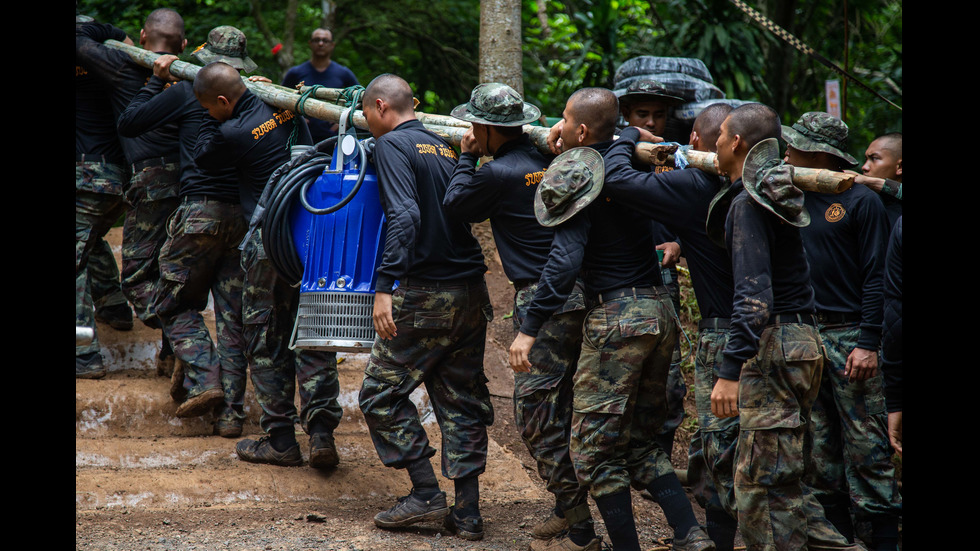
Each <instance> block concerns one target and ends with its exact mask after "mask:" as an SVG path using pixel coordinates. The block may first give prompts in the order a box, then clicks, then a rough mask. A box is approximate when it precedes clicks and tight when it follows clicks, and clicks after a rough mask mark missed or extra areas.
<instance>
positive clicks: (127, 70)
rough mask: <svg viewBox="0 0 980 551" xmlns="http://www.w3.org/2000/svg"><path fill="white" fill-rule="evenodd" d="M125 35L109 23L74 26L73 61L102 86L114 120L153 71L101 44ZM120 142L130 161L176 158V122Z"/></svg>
mask: <svg viewBox="0 0 980 551" xmlns="http://www.w3.org/2000/svg"><path fill="white" fill-rule="evenodd" d="M125 38H126V33H125V32H123V31H122V30H120V29H117V28H116V27H113V26H112V25H110V24H108V23H86V24H84V25H79V26H76V28H75V63H76V64H77V65H82V66H84V67H85V68H86V70H87V71H88V72H89V73H91V74H92V75H94V76H95V77H96V78H98V79H99V80H100V81H101V82H102V83H103V85H104V86H105V89H106V91H107V92H108V98H109V102H110V104H111V105H112V111H113V121H116V120H118V118H119V116H120V115H121V114H122V113H123V111H125V110H126V107H128V106H129V102H130V101H131V100H132V99H133V96H135V95H136V93H137V92H139V90H140V88H142V87H143V86H144V85H145V84H146V83H147V82H149V80H150V77H151V76H152V75H153V71H152V70H151V69H148V68H146V67H143V66H141V65H139V64H137V63H136V62H135V61H133V60H132V58H130V57H129V55H128V54H126V53H124V52H123V51H122V50H117V49H115V48H110V47H108V46H105V45H104V44H102V42H104V41H106V40H108V39H113V40H118V41H122V40H125ZM157 53H169V52H157ZM120 143H121V144H122V148H123V153H124V154H125V155H126V162H127V163H130V164H132V163H135V162H137V161H142V160H144V159H149V158H152V157H173V158H176V157H177V156H178V155H179V153H180V151H179V145H178V137H177V125H176V124H167V125H163V126H160V127H159V128H156V129H155V130H153V131H150V132H146V133H144V134H141V135H140V136H139V137H138V138H126V137H120Z"/></svg>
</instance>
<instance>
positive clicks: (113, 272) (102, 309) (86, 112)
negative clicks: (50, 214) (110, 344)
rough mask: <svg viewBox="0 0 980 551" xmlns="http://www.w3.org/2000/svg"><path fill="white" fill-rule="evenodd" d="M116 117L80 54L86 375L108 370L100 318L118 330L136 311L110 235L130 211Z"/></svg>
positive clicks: (80, 321)
mask: <svg viewBox="0 0 980 551" xmlns="http://www.w3.org/2000/svg"><path fill="white" fill-rule="evenodd" d="M91 22H92V19H91V18H90V17H86V16H76V17H75V27H76V28H78V27H79V26H81V25H84V24H87V23H91ZM123 35H124V33H123ZM119 38H122V39H124V40H129V39H128V38H126V37H125V36H119ZM129 43H130V44H132V41H131V40H129ZM114 120H115V116H113V112H112V105H111V104H110V103H109V93H108V89H107V88H106V85H105V84H104V83H103V82H101V81H100V80H99V79H98V78H96V76H95V75H93V74H92V73H91V72H89V70H88V68H87V67H86V66H85V65H84V64H83V63H82V62H81V61H80V60H77V59H76V66H75V325H76V326H79V327H88V328H90V329H92V331H93V339H92V342H90V343H89V344H87V345H79V346H76V347H75V377H76V378H82V379H98V378H102V377H105V375H106V370H105V366H104V365H103V363H102V355H101V352H100V347H99V337H98V332H97V327H96V323H95V321H96V319H99V320H100V321H106V322H108V323H111V324H112V326H113V327H115V328H116V329H123V330H125V329H132V327H133V312H132V310H131V309H130V308H129V303H128V302H127V301H126V298H125V297H124V296H123V294H122V290H121V288H120V284H119V267H118V266H117V265H116V259H115V257H114V256H113V254H112V249H111V248H110V247H109V245H108V243H106V242H105V239H104V237H105V234H106V233H107V232H108V231H109V229H110V228H111V227H112V225H113V224H114V223H115V221H116V220H118V219H119V217H120V216H122V214H123V212H124V211H125V208H126V205H125V202H124V200H123V188H124V187H125V185H126V183H127V182H128V181H129V170H128V169H127V168H126V158H125V156H124V155H123V151H122V147H121V145H120V143H119V136H118V134H117V133H116V126H115V124H114V123H113V121H114ZM127 322H128V323H127Z"/></svg>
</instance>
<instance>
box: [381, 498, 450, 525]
mask: <svg viewBox="0 0 980 551" xmlns="http://www.w3.org/2000/svg"><path fill="white" fill-rule="evenodd" d="M448 513H449V507H448V506H447V505H446V492H439V493H437V494H436V495H435V496H433V497H432V498H430V499H422V498H420V497H418V496H417V495H416V494H415V490H414V489H413V490H412V493H410V494H408V495H407V496H405V497H402V498H399V499H398V503H396V504H395V506H394V507H392V508H391V509H388V510H387V511H382V512H380V513H378V514H377V515H375V516H374V524H375V525H377V526H378V528H401V527H403V526H410V525H412V524H415V523H418V522H424V521H427V520H442V519H443V518H444V517H445V516H446V515H447V514H448Z"/></svg>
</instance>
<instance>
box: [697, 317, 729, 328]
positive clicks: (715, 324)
mask: <svg viewBox="0 0 980 551" xmlns="http://www.w3.org/2000/svg"><path fill="white" fill-rule="evenodd" d="M729 327H731V320H730V319H729V318H705V319H702V320H701V321H699V322H698V331H704V330H705V329H728V328H729Z"/></svg>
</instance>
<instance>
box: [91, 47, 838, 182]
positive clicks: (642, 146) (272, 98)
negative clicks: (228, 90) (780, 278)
mask: <svg viewBox="0 0 980 551" xmlns="http://www.w3.org/2000/svg"><path fill="white" fill-rule="evenodd" d="M105 44H106V45H107V46H110V47H113V48H118V49H120V50H122V51H123V52H125V53H126V54H128V55H129V57H130V58H131V59H132V60H133V61H135V62H136V63H138V64H140V65H142V66H144V67H147V68H152V67H153V62H154V61H155V60H156V59H157V58H158V57H160V54H157V53H154V52H150V51H148V50H144V49H142V48H138V47H136V46H130V45H128V44H124V43H122V42H119V41H117V40H107V41H106V42H105ZM200 70H201V67H200V66H199V65H195V64H193V63H187V62H185V61H174V62H173V63H172V64H171V65H170V74H172V75H174V76H175V77H177V78H180V79H183V80H194V78H196V77H197V72H198V71H200ZM242 81H243V82H244V83H245V86H246V87H248V89H249V90H251V91H252V93H253V94H255V95H257V96H258V97H259V98H261V99H262V100H263V101H265V102H266V103H269V104H271V105H274V106H276V107H279V108H280V109H289V110H290V111H295V112H297V113H298V112H299V100H300V91H299V90H294V89H291V88H285V87H283V86H279V85H277V84H272V83H270V82H252V81H250V80H248V77H242ZM341 92H342V90H339V89H336V88H320V89H317V90H315V91H314V92H313V94H312V95H311V97H309V98H308V99H307V100H306V102H305V103H304V104H303V111H304V113H305V114H306V116H308V117H313V118H315V119H320V120H325V121H330V122H340V119H341V117H342V116H343V113H344V111H345V110H346V109H347V107H345V106H341V105H336V104H334V103H329V102H327V101H323V100H322V99H317V98H321V97H322V98H323V99H330V100H331V101H337V100H338V99H339V98H340V97H341V95H340V94H341ZM415 115H416V117H418V119H419V121H420V122H422V124H424V125H425V127H426V128H427V129H429V130H431V131H432V132H435V133H436V134H438V135H439V136H441V137H443V138H444V139H445V140H446V141H448V142H449V143H450V144H452V145H454V146H456V147H459V144H460V143H461V142H462V139H463V134H465V133H466V130H467V129H469V128H470V127H471V126H472V125H471V124H470V123H468V122H466V121H461V120H459V119H457V118H455V117H450V116H447V115H435V114H432V113H423V112H418V111H417V112H416V113H415ZM352 119H353V124H354V126H355V127H357V128H360V129H362V130H368V125H367V120H366V119H365V118H364V114H363V113H362V112H361V111H360V110H355V111H354V112H353V115H352ZM524 131H525V132H527V134H528V135H529V136H530V138H531V142H532V143H534V145H535V146H536V147H537V148H538V149H540V150H541V151H543V152H545V153H548V152H550V149H549V148H548V134H549V132H550V131H551V129H550V128H547V127H544V126H532V125H529V124H526V125H524ZM677 149H678V148H677V146H676V145H666V144H654V143H648V142H641V143H639V144H637V146H636V153H635V155H634V158H635V159H637V160H639V161H640V162H644V163H647V164H651V165H660V166H664V165H669V166H673V165H674V154H675V153H676V150H677ZM684 156H685V158H686V159H687V161H688V164H689V165H690V166H693V167H695V168H699V169H701V170H704V171H705V172H708V173H710V174H718V169H717V168H715V154H714V153H705V152H700V151H694V150H689V151H686V152H684ZM793 172H794V177H793V184H794V185H796V187H798V188H800V189H802V190H804V191H816V192H820V193H841V192H842V191H846V190H847V189H849V188H850V187H851V185H853V184H854V175H853V174H847V173H844V172H834V171H830V170H816V169H809V168H796V169H794V171H793Z"/></svg>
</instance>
